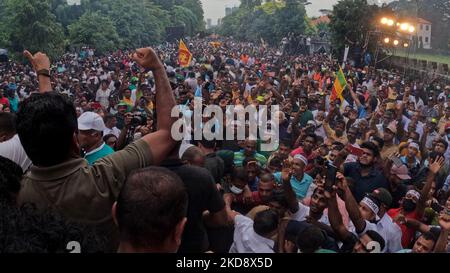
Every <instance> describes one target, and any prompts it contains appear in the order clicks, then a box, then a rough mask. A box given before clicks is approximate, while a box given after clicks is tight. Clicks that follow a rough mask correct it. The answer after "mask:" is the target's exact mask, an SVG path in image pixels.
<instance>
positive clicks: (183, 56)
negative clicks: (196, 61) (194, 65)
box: [178, 40, 192, 67]
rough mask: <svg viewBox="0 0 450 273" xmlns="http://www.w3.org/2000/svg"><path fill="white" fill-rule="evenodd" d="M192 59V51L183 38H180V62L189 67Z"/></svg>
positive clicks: (181, 64) (182, 65)
mask: <svg viewBox="0 0 450 273" xmlns="http://www.w3.org/2000/svg"><path fill="white" fill-rule="evenodd" d="M191 61H192V53H191V52H190V51H189V49H188V48H187V46H186V45H185V44H184V42H183V40H180V48H179V49H178V62H179V63H180V66H181V67H188V66H189V64H190V63H191Z"/></svg>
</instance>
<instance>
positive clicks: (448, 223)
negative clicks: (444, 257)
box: [434, 212, 450, 253]
mask: <svg viewBox="0 0 450 273" xmlns="http://www.w3.org/2000/svg"><path fill="white" fill-rule="evenodd" d="M439 226H440V227H441V233H440V234H439V238H438V240H437V242H436V245H435V247H434V252H435V253H447V246H448V235H449V232H450V216H449V215H447V213H445V212H444V213H442V214H441V215H440V216H439Z"/></svg>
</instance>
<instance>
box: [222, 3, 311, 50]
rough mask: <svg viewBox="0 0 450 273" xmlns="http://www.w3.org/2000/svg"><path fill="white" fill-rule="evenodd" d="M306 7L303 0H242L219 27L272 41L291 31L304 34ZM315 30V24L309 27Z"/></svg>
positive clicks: (229, 32)
mask: <svg viewBox="0 0 450 273" xmlns="http://www.w3.org/2000/svg"><path fill="white" fill-rule="evenodd" d="M305 18H306V11H305V8H304V6H303V5H302V4H301V1H295V0H294V1H293V0H291V1H285V2H275V1H273V2H266V3H265V4H263V5H261V1H255V0H253V1H252V0H248V1H246V0H243V1H241V6H240V7H239V10H238V11H237V12H235V13H233V14H231V15H228V16H226V17H225V18H224V19H223V21H222V25H221V26H220V28H219V33H220V34H221V35H224V36H233V37H235V38H237V39H241V40H249V41H253V42H259V41H260V40H261V38H263V39H264V40H265V41H266V42H268V43H269V44H272V45H273V44H277V43H279V42H280V41H281V39H282V38H283V37H285V36H287V34H288V33H295V34H303V33H305V31H306V30H307V29H306V28H307V24H306V23H305ZM309 32H310V33H313V32H314V29H313V28H310V29H309Z"/></svg>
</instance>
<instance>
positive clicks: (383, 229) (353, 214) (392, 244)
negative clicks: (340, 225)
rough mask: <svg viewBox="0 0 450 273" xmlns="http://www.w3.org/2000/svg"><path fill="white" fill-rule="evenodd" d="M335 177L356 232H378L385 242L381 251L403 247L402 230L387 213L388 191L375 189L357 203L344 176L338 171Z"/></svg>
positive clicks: (390, 201)
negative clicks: (342, 192)
mask: <svg viewBox="0 0 450 273" xmlns="http://www.w3.org/2000/svg"><path fill="white" fill-rule="evenodd" d="M337 179H338V180H339V182H338V186H339V187H340V189H341V190H343V191H344V194H343V197H344V198H343V199H345V207H346V208H347V211H348V213H349V216H350V219H351V220H352V222H353V223H354V225H355V231H356V233H358V235H360V236H361V235H363V234H364V233H366V232H367V231H368V230H374V231H376V232H377V233H379V234H380V235H381V237H383V239H384V240H385V242H386V247H385V248H384V249H383V250H382V251H383V252H387V253H395V252H397V251H399V250H401V249H403V248H402V245H401V239H402V230H401V229H400V227H399V226H398V225H397V224H396V223H394V221H392V219H391V217H389V215H388V214H387V210H388V209H389V207H390V206H391V203H392V196H391V194H390V193H389V191H387V190H386V189H384V188H379V189H376V190H374V191H373V192H372V193H370V194H368V195H367V196H366V197H364V198H363V199H362V200H361V202H360V203H359V205H358V203H357V202H356V200H355V198H354V197H353V195H352V192H351V190H350V188H349V187H348V184H347V181H346V179H345V178H344V176H343V175H342V174H340V173H338V175H337Z"/></svg>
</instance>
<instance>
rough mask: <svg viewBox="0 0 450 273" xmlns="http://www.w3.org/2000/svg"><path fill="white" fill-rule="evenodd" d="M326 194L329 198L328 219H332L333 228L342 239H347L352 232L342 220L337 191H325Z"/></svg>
mask: <svg viewBox="0 0 450 273" xmlns="http://www.w3.org/2000/svg"><path fill="white" fill-rule="evenodd" d="M325 196H326V197H327V198H328V219H329V220H330V225H331V228H332V229H333V231H334V233H335V234H336V236H337V238H338V239H339V240H340V241H343V240H345V238H347V237H348V236H349V235H350V232H349V231H348V230H347V228H346V227H345V225H344V223H343V221H342V215H341V212H340V211H339V207H338V203H337V198H336V191H333V192H331V193H330V192H327V191H326V192H325Z"/></svg>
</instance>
